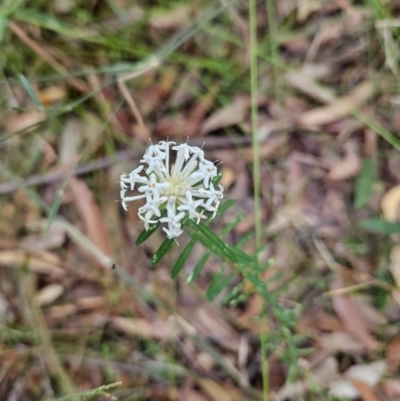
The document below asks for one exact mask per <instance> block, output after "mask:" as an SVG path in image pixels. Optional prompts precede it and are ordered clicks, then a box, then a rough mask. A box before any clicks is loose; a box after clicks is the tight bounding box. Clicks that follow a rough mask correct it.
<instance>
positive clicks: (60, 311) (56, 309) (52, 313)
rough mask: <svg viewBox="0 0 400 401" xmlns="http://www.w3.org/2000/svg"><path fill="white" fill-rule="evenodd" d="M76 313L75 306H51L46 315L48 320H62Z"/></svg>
mask: <svg viewBox="0 0 400 401" xmlns="http://www.w3.org/2000/svg"><path fill="white" fill-rule="evenodd" d="M76 311H77V307H76V305H75V304H65V305H56V306H52V307H51V308H50V309H49V311H48V312H47V314H46V318H47V319H48V320H63V319H65V318H66V317H67V316H69V315H72V314H73V313H75V312H76Z"/></svg>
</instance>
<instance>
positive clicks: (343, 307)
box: [332, 285, 379, 350]
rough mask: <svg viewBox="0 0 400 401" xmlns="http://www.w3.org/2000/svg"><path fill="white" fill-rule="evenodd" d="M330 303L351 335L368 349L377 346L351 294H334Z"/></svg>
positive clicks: (374, 348) (373, 348)
mask: <svg viewBox="0 0 400 401" xmlns="http://www.w3.org/2000/svg"><path fill="white" fill-rule="evenodd" d="M334 286H335V285H334ZM332 304H333V309H334V310H335V312H336V314H337V316H338V317H339V319H340V320H341V322H342V323H343V325H344V327H345V328H346V330H347V331H348V332H349V333H350V334H351V335H353V336H354V337H355V338H356V339H358V340H359V341H360V343H361V344H363V345H364V346H365V347H366V348H367V349H368V350H376V349H377V348H378V347H379V343H378V341H376V340H375V339H374V338H373V337H372V336H371V334H370V333H369V331H368V328H367V326H366V324H365V322H364V321H363V320H362V318H361V313H360V310H359V308H358V306H357V304H356V303H355V302H354V301H353V299H352V297H351V296H348V295H335V296H333V298H332Z"/></svg>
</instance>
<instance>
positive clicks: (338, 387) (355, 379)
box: [329, 361, 387, 401]
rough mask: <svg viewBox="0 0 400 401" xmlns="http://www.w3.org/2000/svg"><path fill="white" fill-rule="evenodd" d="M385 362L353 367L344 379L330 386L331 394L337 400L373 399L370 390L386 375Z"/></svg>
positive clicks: (369, 400) (370, 400)
mask: <svg viewBox="0 0 400 401" xmlns="http://www.w3.org/2000/svg"><path fill="white" fill-rule="evenodd" d="M386 369H387V367H386V363H385V361H375V362H372V363H370V364H360V365H353V366H351V367H350V368H349V369H347V370H346V372H345V373H344V377H343V379H340V380H336V381H333V382H332V383H330V385H329V393H330V394H331V395H332V396H334V397H337V398H348V399H351V400H353V399H356V398H359V397H360V395H361V396H362V397H364V396H365V397H372V396H374V393H373V392H372V390H371V389H370V388H371V387H374V386H375V385H377V384H378V383H379V381H380V380H381V378H382V376H383V375H384V374H385V373H386ZM363 399H364V401H376V400H377V399H376V398H375V399H374V398H363Z"/></svg>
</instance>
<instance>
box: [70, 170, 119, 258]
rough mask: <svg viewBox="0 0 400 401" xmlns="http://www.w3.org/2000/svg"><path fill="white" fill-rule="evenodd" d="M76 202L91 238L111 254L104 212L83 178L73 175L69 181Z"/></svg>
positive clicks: (107, 253)
mask: <svg viewBox="0 0 400 401" xmlns="http://www.w3.org/2000/svg"><path fill="white" fill-rule="evenodd" d="M69 188H70V189H71V191H72V193H73V195H74V198H75V204H76V206H77V208H78V211H79V214H80V216H81V218H82V220H83V221H84V223H85V226H86V232H87V235H88V237H89V239H90V240H91V241H92V242H93V243H94V244H95V245H97V247H98V248H99V249H101V250H102V251H103V252H104V253H105V254H106V255H108V256H110V255H111V241H110V237H109V235H108V232H107V229H106V225H105V222H104V219H103V214H102V213H101V210H100V208H99V206H98V205H97V204H96V203H95V200H94V197H93V194H92V191H91V190H90V189H89V187H88V186H87V185H86V183H85V182H84V181H82V180H79V179H78V178H76V177H71V179H70V181H69Z"/></svg>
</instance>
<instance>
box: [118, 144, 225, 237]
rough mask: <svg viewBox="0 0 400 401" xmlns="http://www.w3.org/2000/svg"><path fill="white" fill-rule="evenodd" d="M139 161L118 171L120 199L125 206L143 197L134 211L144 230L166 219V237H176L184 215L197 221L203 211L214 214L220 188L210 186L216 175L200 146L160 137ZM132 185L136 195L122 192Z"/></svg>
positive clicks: (214, 168) (221, 189) (180, 232)
mask: <svg viewBox="0 0 400 401" xmlns="http://www.w3.org/2000/svg"><path fill="white" fill-rule="evenodd" d="M140 162H141V164H140V166H139V167H138V168H137V169H135V170H133V171H132V172H131V173H129V174H126V173H124V174H122V176H121V200H122V206H123V207H124V209H125V210H127V206H126V205H127V203H128V202H132V201H135V200H138V199H145V204H144V205H143V206H142V207H140V208H139V210H138V215H139V218H140V219H141V220H143V222H144V227H145V229H146V230H148V229H149V228H150V226H151V225H152V224H156V223H157V222H161V223H167V227H163V230H164V231H165V233H166V234H167V237H168V238H176V237H178V236H179V235H181V234H182V220H183V219H184V217H185V216H187V217H188V218H189V219H193V220H196V222H197V224H198V223H199V221H200V220H201V219H205V218H207V216H205V215H204V212H205V211H208V212H211V213H212V217H211V218H214V217H215V213H216V212H217V209H218V206H219V203H220V199H221V198H222V197H223V188H222V187H221V185H218V186H217V188H216V187H214V184H213V183H212V180H213V178H214V177H216V176H217V167H216V166H215V165H214V163H212V162H210V161H209V160H207V159H205V158H204V152H203V150H202V149H200V148H198V147H197V146H189V145H188V144H187V143H183V144H181V145H177V144H176V143H175V142H169V141H167V142H166V141H162V142H160V143H158V144H157V145H151V146H150V147H149V148H148V149H147V150H146V153H145V154H144V156H143V159H142V160H141V161H140ZM143 173H144V174H143ZM141 174H142V175H141ZM136 187H137V190H138V192H139V193H140V194H139V195H135V196H127V195H126V193H127V191H128V190H130V191H134V190H135V188H136ZM163 210H166V214H165V213H162V211H163Z"/></svg>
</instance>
